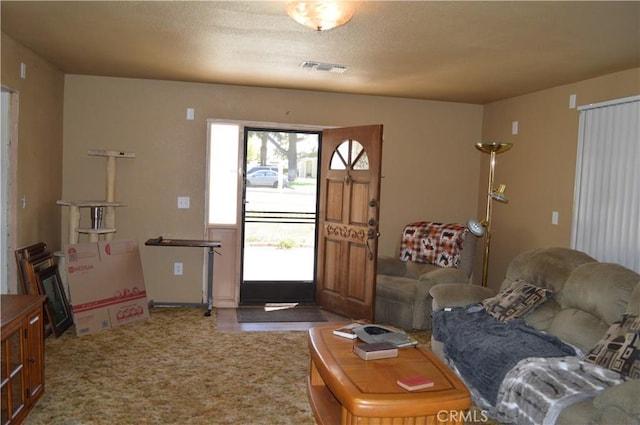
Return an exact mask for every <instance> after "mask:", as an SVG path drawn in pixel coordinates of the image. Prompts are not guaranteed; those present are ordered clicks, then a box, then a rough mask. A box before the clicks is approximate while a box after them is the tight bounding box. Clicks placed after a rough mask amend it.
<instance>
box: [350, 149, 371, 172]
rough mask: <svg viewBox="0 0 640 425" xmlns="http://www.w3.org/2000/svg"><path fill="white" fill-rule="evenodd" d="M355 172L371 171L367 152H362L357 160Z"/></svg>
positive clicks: (354, 167)
mask: <svg viewBox="0 0 640 425" xmlns="http://www.w3.org/2000/svg"><path fill="white" fill-rule="evenodd" d="M353 169H354V170H368V169H369V157H368V156H367V153H366V152H361V153H360V156H358V157H357V158H356V162H355V164H353Z"/></svg>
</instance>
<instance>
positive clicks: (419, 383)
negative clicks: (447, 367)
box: [397, 375, 433, 391]
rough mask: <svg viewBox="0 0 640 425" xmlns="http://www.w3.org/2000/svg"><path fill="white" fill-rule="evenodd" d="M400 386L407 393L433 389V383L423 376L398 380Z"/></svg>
mask: <svg viewBox="0 0 640 425" xmlns="http://www.w3.org/2000/svg"><path fill="white" fill-rule="evenodd" d="M397 382H398V385H400V386H401V387H402V388H404V389H405V390H407V391H417V390H422V389H424V388H430V387H433V381H432V380H431V379H429V378H427V377H426V376H423V375H415V376H407V377H406V378H400V379H398V381H397Z"/></svg>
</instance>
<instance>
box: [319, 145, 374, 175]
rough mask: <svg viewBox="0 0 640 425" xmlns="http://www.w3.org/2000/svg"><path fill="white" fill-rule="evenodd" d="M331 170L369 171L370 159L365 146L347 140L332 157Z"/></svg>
mask: <svg viewBox="0 0 640 425" xmlns="http://www.w3.org/2000/svg"><path fill="white" fill-rule="evenodd" d="M329 168H330V169H331V170H346V169H350V170H368V169H369V158H368V157H367V152H366V151H365V150H364V146H362V144H361V143H360V142H358V141H357V140H345V141H344V142H342V143H340V145H338V148H337V149H336V150H335V151H334V152H333V154H332V155H331V162H330V164H329Z"/></svg>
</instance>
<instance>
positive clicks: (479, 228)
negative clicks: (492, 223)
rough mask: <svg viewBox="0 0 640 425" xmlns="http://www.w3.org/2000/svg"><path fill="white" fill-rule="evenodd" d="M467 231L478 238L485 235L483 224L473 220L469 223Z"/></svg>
mask: <svg viewBox="0 0 640 425" xmlns="http://www.w3.org/2000/svg"><path fill="white" fill-rule="evenodd" d="M467 229H469V231H470V232H471V233H473V234H474V235H475V236H477V237H480V236H482V235H484V226H483V225H482V223H481V222H479V221H478V220H474V219H473V218H472V219H470V220H469V221H467Z"/></svg>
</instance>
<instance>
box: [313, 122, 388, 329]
mask: <svg viewBox="0 0 640 425" xmlns="http://www.w3.org/2000/svg"><path fill="white" fill-rule="evenodd" d="M381 162H382V125H371V126H363V127H350V128H337V129H331V130H325V131H323V132H322V162H321V167H322V168H321V176H322V177H321V182H320V201H319V217H318V218H319V222H318V243H319V246H318V265H317V276H316V278H317V288H316V303H317V304H318V305H321V306H322V307H324V308H325V309H327V310H329V311H332V312H335V313H338V314H341V315H343V316H346V317H350V318H353V319H368V320H371V321H373V320H374V305H375V282H376V264H377V258H378V254H377V252H378V217H379V197H380V169H381Z"/></svg>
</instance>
